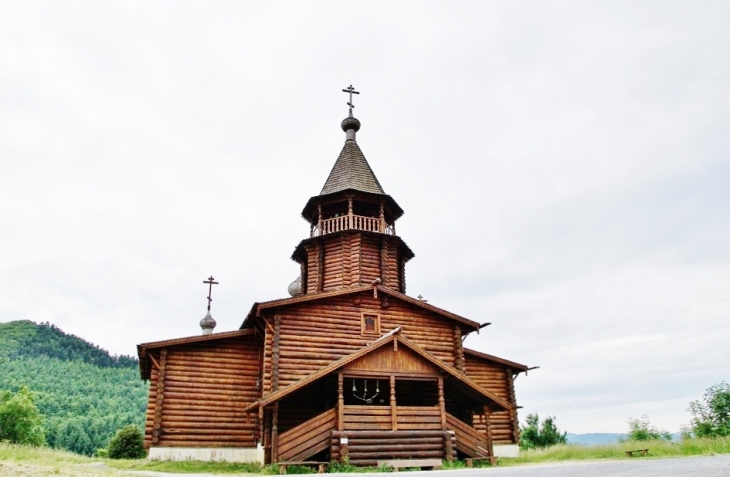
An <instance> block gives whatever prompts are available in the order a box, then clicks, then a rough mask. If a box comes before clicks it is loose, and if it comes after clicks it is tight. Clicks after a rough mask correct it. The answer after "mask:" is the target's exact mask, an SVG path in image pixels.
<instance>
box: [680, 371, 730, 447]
mask: <svg viewBox="0 0 730 477" xmlns="http://www.w3.org/2000/svg"><path fill="white" fill-rule="evenodd" d="M689 411H690V412H691V413H692V421H691V423H690V428H691V431H692V433H693V434H694V435H695V436H697V437H723V436H730V384H728V383H726V382H724V381H723V382H721V383H720V384H715V385H714V386H710V387H709V388H707V391H705V394H704V396H703V397H702V401H692V402H691V403H689Z"/></svg>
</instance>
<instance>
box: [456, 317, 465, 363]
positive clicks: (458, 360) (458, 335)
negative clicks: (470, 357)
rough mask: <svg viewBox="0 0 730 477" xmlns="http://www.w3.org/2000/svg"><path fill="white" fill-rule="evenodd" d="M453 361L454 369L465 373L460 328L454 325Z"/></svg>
mask: <svg viewBox="0 0 730 477" xmlns="http://www.w3.org/2000/svg"><path fill="white" fill-rule="evenodd" d="M454 361H455V364H456V369H458V370H459V371H461V372H462V373H466V365H465V360H464V346H463V344H462V342H461V328H460V327H459V325H454Z"/></svg>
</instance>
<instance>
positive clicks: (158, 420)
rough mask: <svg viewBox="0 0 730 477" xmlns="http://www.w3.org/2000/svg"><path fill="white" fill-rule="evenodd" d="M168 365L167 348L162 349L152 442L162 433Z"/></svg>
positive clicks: (156, 441) (157, 439)
mask: <svg viewBox="0 0 730 477" xmlns="http://www.w3.org/2000/svg"><path fill="white" fill-rule="evenodd" d="M166 367H167V348H162V349H161V350H160V366H159V371H158V372H157V398H156V400H155V417H154V419H153V421H152V443H153V444H157V443H159V442H160V436H161V435H162V404H163V400H164V395H165V369H166Z"/></svg>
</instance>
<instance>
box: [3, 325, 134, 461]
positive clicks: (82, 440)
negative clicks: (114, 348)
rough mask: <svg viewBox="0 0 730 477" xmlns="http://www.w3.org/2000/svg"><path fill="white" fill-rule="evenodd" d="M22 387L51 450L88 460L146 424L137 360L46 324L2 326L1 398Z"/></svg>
mask: <svg viewBox="0 0 730 477" xmlns="http://www.w3.org/2000/svg"><path fill="white" fill-rule="evenodd" d="M22 386H26V387H28V388H29V389H30V390H31V391H32V392H33V393H34V395H35V402H36V405H37V406H38V409H39V410H40V412H41V414H42V415H43V426H44V428H45V433H46V441H47V443H48V445H49V446H51V447H57V448H63V449H68V450H70V451H73V452H78V453H80V454H87V455H90V454H93V453H94V451H96V450H97V449H99V448H101V447H105V446H106V444H107V442H108V440H109V438H110V437H111V436H112V435H114V433H115V432H116V431H117V430H118V429H119V428H121V427H123V426H124V425H126V424H136V425H138V426H139V427H140V428H141V427H142V425H143V423H144V413H145V410H146V408H147V401H146V397H147V385H146V384H145V383H144V382H143V381H142V380H141V379H140V377H139V367H138V365H137V360H136V359H135V358H132V357H130V356H111V355H110V354H109V353H108V352H107V351H105V350H103V349H101V348H99V347H98V346H95V345H93V344H91V343H89V342H87V341H85V340H83V339H81V338H79V337H77V336H73V335H70V334H67V333H64V332H63V331H61V330H60V329H59V328H57V327H55V326H53V325H49V324H47V323H45V324H36V323H33V322H31V321H14V322H10V323H0V393H2V391H10V392H16V391H17V390H18V389H20V388H21V387H22Z"/></svg>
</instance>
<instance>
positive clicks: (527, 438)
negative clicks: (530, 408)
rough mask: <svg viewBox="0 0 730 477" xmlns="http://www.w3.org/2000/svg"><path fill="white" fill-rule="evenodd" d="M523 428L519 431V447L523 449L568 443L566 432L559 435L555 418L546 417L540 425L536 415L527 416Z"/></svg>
mask: <svg viewBox="0 0 730 477" xmlns="http://www.w3.org/2000/svg"><path fill="white" fill-rule="evenodd" d="M526 424H527V425H525V426H523V427H522V431H521V434H520V436H521V439H520V440H521V443H520V445H521V446H522V447H523V448H524V449H535V448H544V447H550V446H554V445H556V444H566V443H567V442H568V438H567V434H568V433H567V432H563V433H561V432H560V431H559V430H558V428H557V426H556V425H555V417H554V416H548V417H546V418H545V420H544V421H542V424H540V417H539V416H538V414H537V413H535V414H528V415H527V419H526Z"/></svg>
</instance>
